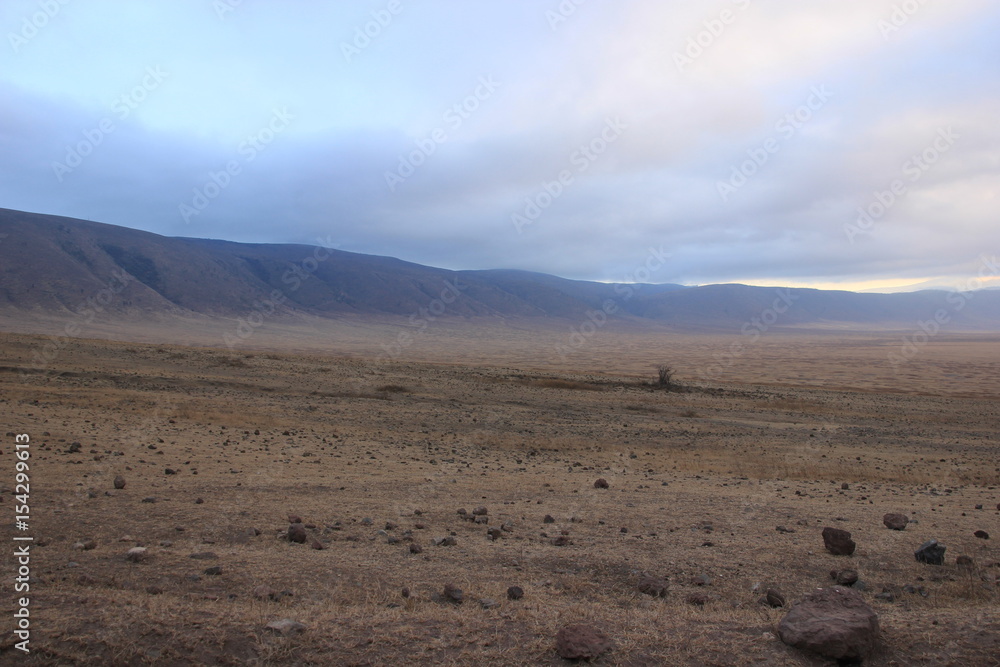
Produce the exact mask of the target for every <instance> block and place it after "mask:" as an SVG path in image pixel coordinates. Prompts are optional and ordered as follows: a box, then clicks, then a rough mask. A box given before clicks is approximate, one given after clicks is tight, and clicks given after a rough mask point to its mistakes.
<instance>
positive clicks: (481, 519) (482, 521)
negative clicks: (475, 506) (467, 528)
mask: <svg viewBox="0 0 1000 667" xmlns="http://www.w3.org/2000/svg"><path fill="white" fill-rule="evenodd" d="M472 520H473V521H474V522H475V523H478V524H480V525H482V524H487V523H489V522H490V518H489V517H488V516H486V515H485V514H481V515H479V516H477V517H474V518H473V519H472Z"/></svg>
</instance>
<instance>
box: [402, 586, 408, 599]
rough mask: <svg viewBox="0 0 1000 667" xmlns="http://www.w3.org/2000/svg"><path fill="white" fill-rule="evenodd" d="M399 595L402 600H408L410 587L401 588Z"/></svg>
mask: <svg viewBox="0 0 1000 667" xmlns="http://www.w3.org/2000/svg"><path fill="white" fill-rule="evenodd" d="M400 595H402V596H403V598H404V599H405V598H409V597H410V587H409V586H403V590H402V591H400Z"/></svg>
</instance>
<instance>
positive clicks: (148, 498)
mask: <svg viewBox="0 0 1000 667" xmlns="http://www.w3.org/2000/svg"><path fill="white" fill-rule="evenodd" d="M142 502H144V503H155V502H156V498H155V497H154V496H146V497H145V498H143V499H142Z"/></svg>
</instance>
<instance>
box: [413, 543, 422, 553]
mask: <svg viewBox="0 0 1000 667" xmlns="http://www.w3.org/2000/svg"><path fill="white" fill-rule="evenodd" d="M423 552H424V548H423V547H422V546H420V545H419V544H417V543H416V542H410V553H411V554H421V553H423Z"/></svg>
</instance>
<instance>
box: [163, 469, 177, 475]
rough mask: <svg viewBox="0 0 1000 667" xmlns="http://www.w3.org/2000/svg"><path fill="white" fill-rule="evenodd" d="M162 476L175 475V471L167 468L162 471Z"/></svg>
mask: <svg viewBox="0 0 1000 667" xmlns="http://www.w3.org/2000/svg"><path fill="white" fill-rule="evenodd" d="M163 474H164V475H176V474H177V471H176V470H174V469H173V468H167V469H166V470H164V471H163Z"/></svg>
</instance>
